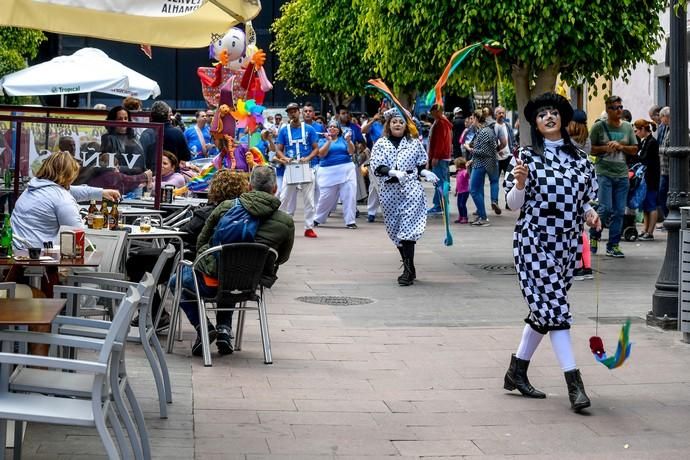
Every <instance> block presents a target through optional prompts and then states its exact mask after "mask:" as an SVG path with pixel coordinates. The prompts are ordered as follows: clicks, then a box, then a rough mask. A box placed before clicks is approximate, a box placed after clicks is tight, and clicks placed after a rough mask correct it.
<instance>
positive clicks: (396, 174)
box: [388, 169, 407, 181]
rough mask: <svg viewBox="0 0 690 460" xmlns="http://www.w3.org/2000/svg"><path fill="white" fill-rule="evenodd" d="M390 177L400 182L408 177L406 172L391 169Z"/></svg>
mask: <svg viewBox="0 0 690 460" xmlns="http://www.w3.org/2000/svg"><path fill="white" fill-rule="evenodd" d="M388 175H389V176H390V177H397V178H398V180H399V181H402V180H403V179H404V178H405V176H407V173H406V172H405V171H400V170H398V169H391V170H390V171H388Z"/></svg>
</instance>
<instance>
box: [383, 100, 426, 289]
mask: <svg viewBox="0 0 690 460" xmlns="http://www.w3.org/2000/svg"><path fill="white" fill-rule="evenodd" d="M384 117H385V120H386V122H385V124H384V134H383V136H381V138H379V140H378V141H376V144H374V147H373V149H372V151H371V160H370V165H369V168H370V169H369V170H370V171H374V174H375V175H376V178H377V180H378V181H379V196H380V200H381V206H382V208H383V219H384V222H385V224H386V231H387V232H388V237H389V238H390V239H391V241H393V244H395V246H396V247H397V248H398V251H400V255H401V256H402V259H403V267H404V270H403V273H402V275H400V276H399V277H398V284H399V285H401V286H409V285H411V284H413V283H414V279H415V278H416V276H417V274H416V270H415V266H414V245H415V243H416V242H417V240H419V239H420V238H421V237H422V235H423V234H424V229H425V228H426V197H425V195H424V187H422V184H421V183H420V180H419V177H420V176H421V177H423V178H425V179H426V180H427V181H429V182H433V183H436V182H438V177H436V175H435V174H434V173H432V172H431V171H429V170H426V169H424V168H425V166H426V163H427V154H426V151H425V150H424V147H423V146H422V144H421V143H420V142H419V140H418V139H414V138H412V137H411V136H410V132H409V128H408V126H407V123H406V121H405V119H404V118H403V116H402V115H401V113H400V112H399V111H398V110H397V109H391V110H389V111H387V112H386V113H385V114H384Z"/></svg>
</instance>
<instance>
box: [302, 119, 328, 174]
mask: <svg viewBox="0 0 690 460" xmlns="http://www.w3.org/2000/svg"><path fill="white" fill-rule="evenodd" d="M306 125H307V126H311V127H312V128H314V131H316V137H317V138H318V139H319V147H321V140H323V139H324V137H323V136H325V135H326V127H325V126H324V125H322V124H321V123H319V122H318V121H312V122H311V124H309V123H306ZM320 161H321V159H320V158H319V156H318V155H316V156H314V158H312V159H311V161H310V162H309V166H311V167H312V168H315V167H317V166H318V165H319V163H320Z"/></svg>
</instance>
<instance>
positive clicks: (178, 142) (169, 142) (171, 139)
mask: <svg viewBox="0 0 690 460" xmlns="http://www.w3.org/2000/svg"><path fill="white" fill-rule="evenodd" d="M170 114H171V109H170V106H169V105H168V104H166V103H165V102H163V101H156V102H154V103H153V105H152V106H151V121H152V122H154V123H164V124H165V126H164V127H163V150H167V151H169V152H172V153H173V154H174V155H175V157H176V158H177V159H178V160H179V161H180V168H183V167H184V166H185V163H186V162H187V161H189V160H191V159H192V153H191V152H190V151H189V147H188V146H187V141H186V140H185V138H184V133H183V132H182V131H180V129H179V128H175V127H174V126H173V125H172V123H171V121H170ZM140 141H141V144H142V145H143V146H144V149H145V152H146V169H150V170H151V171H155V170H156V131H155V130H153V129H147V130H145V131H144V132H143V133H141V138H140Z"/></svg>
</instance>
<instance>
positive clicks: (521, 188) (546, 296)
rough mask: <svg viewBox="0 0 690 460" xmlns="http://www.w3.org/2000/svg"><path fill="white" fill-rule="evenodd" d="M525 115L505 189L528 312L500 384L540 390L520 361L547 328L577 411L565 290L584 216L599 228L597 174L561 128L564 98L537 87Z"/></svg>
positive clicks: (566, 116) (566, 119)
mask: <svg viewBox="0 0 690 460" xmlns="http://www.w3.org/2000/svg"><path fill="white" fill-rule="evenodd" d="M524 115H525V120H527V121H528V122H529V123H530V125H531V134H532V146H531V147H525V148H520V149H519V150H518V152H517V153H516V156H515V158H513V160H512V166H513V170H512V172H510V173H508V175H507V177H506V180H505V189H506V192H507V194H508V195H507V197H506V201H507V203H508V206H509V207H510V209H515V210H517V209H519V210H520V217H519V218H518V221H517V224H516V225H515V232H514V234H513V258H514V260H515V268H516V270H517V273H518V281H519V285H520V290H521V291H522V295H523V296H524V298H525V301H526V302H527V305H528V306H529V314H528V315H527V318H525V322H526V323H527V324H526V326H525V328H524V330H523V333H522V340H521V342H520V345H519V346H518V348H517V351H516V353H515V354H514V355H512V358H511V361H510V367H509V369H508V372H507V373H506V375H505V383H504V388H505V389H506V390H514V389H517V390H518V391H519V392H520V393H522V394H523V395H524V396H527V397H530V398H545V397H546V394H544V393H543V392H541V391H539V390H537V389H535V388H534V387H533V386H532V385H531V384H530V382H529V379H528V378H527V368H528V366H529V362H530V359H531V358H532V355H533V354H534V352H535V351H536V349H537V347H538V346H539V343H540V342H541V340H542V338H544V336H545V335H546V334H547V333H548V334H549V338H550V339H551V345H552V346H553V349H554V352H555V354H556V357H557V358H558V361H559V363H560V365H561V369H562V370H563V372H564V373H565V380H566V383H567V385H568V396H569V398H570V404H571V408H572V409H573V410H574V411H576V412H579V411H581V410H582V409H585V408H587V407H589V405H590V401H589V398H588V397H587V394H586V393H585V388H584V385H583V383H582V378H581V377H580V371H579V370H578V369H577V366H576V365H575V355H574V354H573V347H572V344H571V341H570V326H571V323H572V315H571V313H570V305H569V303H568V290H569V289H570V286H571V285H572V281H573V272H574V270H575V262H576V260H577V254H578V249H579V248H578V240H579V236H580V233H582V231H583V225H584V223H585V221H586V222H587V224H588V225H589V226H590V227H593V228H596V229H600V228H601V223H600V222H599V216H598V215H597V213H596V211H595V210H594V209H593V208H592V206H591V204H590V202H591V201H592V200H594V199H595V197H596V191H597V182H596V176H595V174H594V168H593V166H592V164H591V163H590V162H589V160H588V159H587V156H586V155H585V153H584V152H582V151H581V150H579V149H578V148H576V147H575V146H574V145H573V143H572V141H571V139H570V136H569V135H568V132H567V130H566V127H567V126H568V123H570V121H571V119H572V117H573V109H572V107H571V106H570V103H569V102H568V101H567V100H566V99H565V98H564V97H562V96H559V95H557V94H555V93H546V94H542V95H541V96H538V97H537V98H535V99H533V100H531V101H530V102H529V103H528V104H527V106H526V107H525V111H524Z"/></svg>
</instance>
